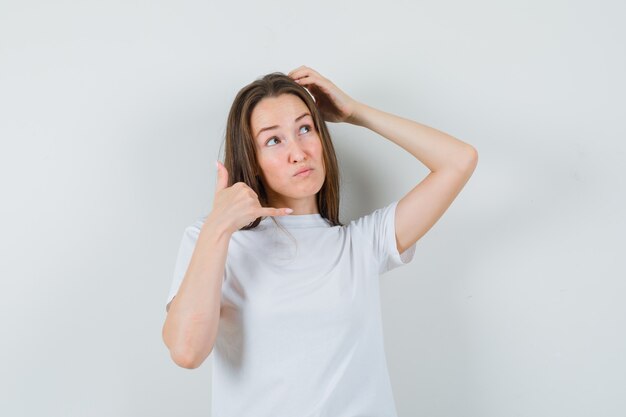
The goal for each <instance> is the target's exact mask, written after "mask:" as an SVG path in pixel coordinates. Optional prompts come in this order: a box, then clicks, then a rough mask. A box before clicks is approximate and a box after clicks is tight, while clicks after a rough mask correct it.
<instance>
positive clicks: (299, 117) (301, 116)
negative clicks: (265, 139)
mask: <svg viewBox="0 0 626 417" xmlns="http://www.w3.org/2000/svg"><path fill="white" fill-rule="evenodd" d="M304 116H310V114H309V113H304V114H302V115H300V116H298V117H297V118H296V120H295V121H296V122H297V121H298V120H300V119H302V118H303V117H304ZM277 127H280V126H279V125H275V126H268V127H264V128H263V129H261V130H259V132H258V133H257V134H256V138H257V139H258V138H259V135H260V134H261V132H264V131H266V130H272V129H276V128H277Z"/></svg>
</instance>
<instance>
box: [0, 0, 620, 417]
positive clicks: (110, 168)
mask: <svg viewBox="0 0 626 417" xmlns="http://www.w3.org/2000/svg"><path fill="white" fill-rule="evenodd" d="M625 14H626V13H625V7H624V6H623V3H622V2H618V1H606V0H605V1H595V2H591V1H587V2H582V1H556V0H550V1H538V0H531V1H525V2H498V1H486V0H478V1H473V2H465V1H460V0H456V1H454V0H448V1H428V2H419V1H412V0H411V1H409V0H406V1H385V2H363V1H356V0H353V1H346V2H336V1H332V2H331V1H316V2H293V1H266V2H259V3H258V4H255V3H252V2H251V3H250V4H247V3H237V2H232V3H226V2H208V1H205V2H199V1H143V2H140V1H119V0H114V1H106V2H105V1H100V2H96V1H76V0H73V1H71V0H70V1H54V2H49V1H41V0H39V1H19V2H18V1H16V0H13V1H11V0H9V1H7V0H2V3H0V140H1V142H0V143H1V149H0V186H1V193H2V194H1V195H2V203H1V204H0V222H1V223H0V228H1V229H0V230H1V234H0V236H1V237H0V245H1V247H0V249H1V253H2V256H1V258H0V274H1V280H0V285H1V287H0V289H1V290H2V302H1V303H0V306H1V307H0V329H2V336H1V343H0V361H1V362H0V384H1V385H0V392H1V393H2V394H1V396H0V414H1V415H3V416H72V417H74V416H76V417H85V416H98V417H99V416H102V417H105V416H106V417H110V416H121V417H126V416H129V417H130V416H137V417H143V416H150V417H154V416H172V415H177V416H183V415H184V416H187V417H191V416H208V415H209V414H210V384H211V381H210V371H211V367H210V366H211V365H210V361H207V362H205V364H203V365H202V366H201V367H200V368H198V369H195V370H187V369H183V368H179V367H177V366H176V365H175V364H174V362H173V361H172V360H171V359H170V357H169V352H168V351H167V348H166V347H165V345H164V343H163V341H162V339H161V328H162V325H163V321H164V319H165V299H166V296H167V292H168V290H169V286H170V284H171V279H172V273H173V267H174V261H175V258H176V253H177V250H178V245H179V243H180V238H181V237H182V233H183V230H184V228H185V227H186V226H188V225H189V224H191V223H192V222H193V221H194V220H195V219H196V218H197V217H198V216H201V215H202V214H203V213H205V212H207V211H208V210H210V207H211V206H212V199H213V192H214V183H215V164H214V160H215V159H216V158H218V157H220V156H221V152H222V149H221V148H220V147H221V146H222V140H223V135H224V129H225V123H226V116H227V113H228V110H229V107H230V104H231V103H232V100H233V99H234V97H235V94H236V92H237V91H238V90H239V89H240V88H241V87H243V86H244V85H245V84H248V83H249V82H251V81H253V80H254V79H255V78H257V77H260V76H261V75H263V74H266V73H268V72H273V71H281V72H284V73H287V72H289V71H290V70H292V69H294V68H296V67H298V66H300V65H307V66H310V67H312V68H314V69H316V70H317V71H319V72H320V73H321V74H322V75H324V76H326V77H328V78H329V79H330V80H331V81H333V82H334V83H335V84H337V86H339V87H340V88H341V89H343V90H344V91H345V92H346V93H348V94H349V95H351V96H352V97H354V98H355V99H357V100H359V101H362V102H364V103H366V104H368V105H370V106H372V107H376V108H378V109H381V110H384V111H387V112H390V113H394V114H397V115H400V116H403V117H406V118H410V119H413V120H416V121H418V122H420V123H424V124H427V125H429V126H432V127H435V128H437V129H439V130H442V131H445V132H447V133H449V134H451V135H453V136H455V137H457V138H459V139H461V140H463V141H465V142H467V143H470V144H471V145H473V146H474V147H475V148H476V149H477V150H478V153H479V163H478V167H477V169H476V171H475V172H474V175H473V177H472V178H471V179H470V181H469V183H468V184H467V185H466V187H465V188H464V190H463V191H462V192H461V194H460V195H459V197H458V198H457V199H456V200H455V202H454V203H453V204H452V206H451V207H450V208H449V210H448V211H447V212H446V213H445V214H444V216H443V217H442V218H441V219H440V221H439V222H438V223H437V224H436V225H435V226H434V227H433V229H431V231H430V232H429V233H428V234H427V235H426V236H425V237H424V238H422V239H421V240H420V241H419V242H418V245H417V252H416V255H415V259H414V261H413V262H412V263H411V264H410V265H408V266H406V267H404V268H399V269H398V270H396V271H393V272H391V273H389V274H387V275H384V276H383V277H382V278H381V285H382V289H381V291H382V297H383V317H384V328H385V346H386V350H387V357H388V364H389V369H390V375H391V379H392V383H393V388H394V395H395V398H396V403H397V408H398V412H399V415H400V416H406V417H408V416H429V417H438V416H442V417H443V416H455V417H456V416H458V417H461V416H470V417H503V416H506V417H509V416H515V417H542V416H546V417H548V416H549V417H553V416H568V417H578V416H580V417H583V416H584V417H588V416H603V417H613V416H615V417H617V416H623V415H625V414H626V396H625V395H624V393H625V392H626V360H625V359H624V351H626V337H625V327H626V326H625V324H626V323H625V322H626V307H624V298H625V297H624V296H625V295H626V284H625V281H624V278H626V263H625V261H624V248H625V245H624V243H625V239H624V234H625V232H626V227H625V220H624V211H625V209H626V195H625V194H626V193H625V190H626V187H625V181H624V169H623V166H624V159H625V158H626V152H625V150H626V128H625V125H624V120H625V117H624V116H625V115H626V105H625V101H624V97H625V93H626V88H625V87H626V83H625V81H624V74H626V54H625V53H624V50H626V48H625V45H624V44H625V42H624V40H625V39H626V29H625V26H624V25H623V22H624V16H625ZM329 126H330V129H331V133H332V135H333V140H334V143H335V147H336V149H337V153H338V158H339V163H340V168H341V174H342V176H343V177H342V178H343V181H342V190H341V191H342V209H341V210H342V211H341V220H342V221H344V222H346V221H348V220H350V219H352V218H356V217H357V216H360V215H363V214H366V213H369V212H371V211H373V210H374V209H376V208H379V207H383V206H385V205H387V204H388V203H390V202H391V201H393V200H395V199H399V198H401V197H402V196H403V195H404V194H405V193H406V192H408V191H409V190H410V189H411V188H412V187H413V186H414V185H415V184H417V183H418V182H419V181H420V180H421V179H423V178H424V177H425V176H426V174H427V173H428V170H427V168H426V167H425V166H424V165H422V164H421V163H420V162H419V161H417V160H416V159H414V158H413V157H412V156H411V155H410V154H408V153H407V152H406V151H404V150H403V149H402V148H400V147H398V146H396V145H395V144H393V143H391V142H389V141H388V140H386V139H385V138H382V137H380V136H377V135H376V134H374V133H373V132H370V131H368V130H366V129H364V128H360V127H355V126H351V125H337V124H329ZM214 417H218V416H214ZM338 417H339V416H338Z"/></svg>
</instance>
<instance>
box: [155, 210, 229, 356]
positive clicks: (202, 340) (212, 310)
mask: <svg viewBox="0 0 626 417" xmlns="http://www.w3.org/2000/svg"><path fill="white" fill-rule="evenodd" d="M230 236H231V235H230V233H229V232H227V231H226V230H224V229H223V228H221V227H219V225H217V224H215V223H214V222H213V221H212V218H211V216H209V217H208V218H207V219H206V221H205V223H204V225H203V227H202V230H201V231H200V235H199V236H198V241H197V243H196V247H195V248H194V252H193V255H192V257H191V260H190V262H189V267H188V268H187V272H186V273H185V277H184V278H183V282H182V283H181V285H180V288H179V289H178V293H177V294H176V297H174V299H173V300H172V302H171V303H170V308H169V310H168V313H167V318H166V320H165V324H164V325H163V340H164V342H165V344H166V346H167V347H168V349H169V350H170V354H171V356H172V359H173V360H174V361H175V362H176V363H177V364H178V365H179V366H182V367H184V368H196V367H198V366H200V364H201V363H202V362H203V361H204V360H205V359H206V357H207V356H209V354H210V353H211V351H212V349H213V344H214V342H215V339H216V337H217V330H218V323H219V317H220V307H221V294H222V279H223V277H224V268H225V264H226V255H227V253H228V244H229V242H230Z"/></svg>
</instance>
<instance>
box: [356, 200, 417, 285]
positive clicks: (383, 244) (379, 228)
mask: <svg viewBox="0 0 626 417" xmlns="http://www.w3.org/2000/svg"><path fill="white" fill-rule="evenodd" d="M397 205H398V201H394V202H392V203H391V204H389V205H388V206H386V207H383V208H379V209H377V210H375V211H374V212H372V213H370V214H368V215H365V216H363V217H360V218H359V219H357V220H353V221H352V222H351V223H352V224H351V226H352V227H353V228H355V229H356V231H357V232H358V234H360V235H362V236H363V238H364V239H366V240H367V241H368V242H369V243H370V248H371V250H372V252H373V256H374V258H375V259H376V260H377V263H378V265H379V270H378V273H379V274H384V273H385V272H387V271H391V270H392V269H395V268H398V267H400V266H403V265H406V264H408V263H409V262H411V261H412V260H413V258H414V256H415V247H416V244H417V242H416V243H413V245H411V246H410V247H409V248H407V249H406V250H405V251H404V252H402V253H399V252H398V246H397V244H396V229H395V220H396V206H397Z"/></svg>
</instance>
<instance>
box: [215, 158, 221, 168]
mask: <svg viewBox="0 0 626 417" xmlns="http://www.w3.org/2000/svg"><path fill="white" fill-rule="evenodd" d="M215 169H220V165H219V164H218V163H217V160H215Z"/></svg>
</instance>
